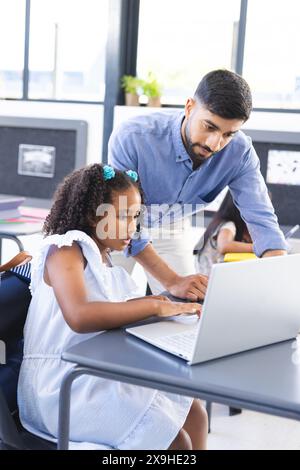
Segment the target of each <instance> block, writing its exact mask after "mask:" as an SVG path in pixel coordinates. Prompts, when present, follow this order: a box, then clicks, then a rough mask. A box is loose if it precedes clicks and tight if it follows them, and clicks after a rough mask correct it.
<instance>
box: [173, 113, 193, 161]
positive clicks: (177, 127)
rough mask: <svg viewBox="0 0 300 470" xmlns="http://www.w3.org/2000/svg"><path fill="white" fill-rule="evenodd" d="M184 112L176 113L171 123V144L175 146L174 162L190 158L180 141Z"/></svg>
mask: <svg viewBox="0 0 300 470" xmlns="http://www.w3.org/2000/svg"><path fill="white" fill-rule="evenodd" d="M184 116H185V114H184V112H180V113H178V115H177V116H176V117H175V119H174V121H173V124H172V139H173V145H174V148H175V156H176V162H179V163H180V162H184V161H185V160H190V161H191V159H190V157H189V155H188V153H187V151H186V150H185V146H184V144H183V142H182V137H181V126H182V121H183V120H184Z"/></svg>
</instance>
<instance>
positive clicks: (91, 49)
mask: <svg viewBox="0 0 300 470" xmlns="http://www.w3.org/2000/svg"><path fill="white" fill-rule="evenodd" d="M108 4H109V0H101V1H99V0H43V1H42V2H41V1H40V0H31V21H30V50H29V69H30V75H29V97H30V98H49V99H70V100H86V101H101V100H103V99H104V93H105V84H104V77H105V47H106V38H107V27H108Z"/></svg>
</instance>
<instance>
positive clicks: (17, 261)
mask: <svg viewBox="0 0 300 470" xmlns="http://www.w3.org/2000/svg"><path fill="white" fill-rule="evenodd" d="M31 260H32V256H31V255H30V254H29V253H27V251H21V252H20V253H18V254H17V255H16V256H14V257H13V258H12V259H11V260H9V261H8V262H7V263H4V264H1V265H0V273H3V272H6V271H9V270H10V269H13V268H16V267H17V266H23V265H24V264H27V263H29V262H30V261H31Z"/></svg>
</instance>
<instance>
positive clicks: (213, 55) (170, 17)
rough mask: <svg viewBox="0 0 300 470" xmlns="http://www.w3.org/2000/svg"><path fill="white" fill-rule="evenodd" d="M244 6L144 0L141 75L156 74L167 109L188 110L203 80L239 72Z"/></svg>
mask: <svg viewBox="0 0 300 470" xmlns="http://www.w3.org/2000/svg"><path fill="white" fill-rule="evenodd" d="M239 13H240V0H226V2H224V1H223V0H211V1H210V2H208V1H207V0H188V1H186V2H184V1H182V0H163V1H161V0H151V1H150V0H141V3H140V24H139V43H138V63H137V73H138V75H139V76H140V77H141V78H145V77H146V76H147V74H148V72H149V71H151V72H153V73H154V74H155V75H156V77H157V79H158V81H159V82H160V83H161V84H162V85H163V90H164V91H163V97H162V102H163V103H169V104H184V103H185V101H186V99H187V98H188V97H189V96H191V95H192V94H193V93H194V91H195V89H196V87H197V85H198V83H199V81H200V80H201V78H202V77H203V76H204V75H205V74H206V73H207V72H209V71H211V70H213V69H216V68H223V67H226V68H229V69H234V55H235V48H236V37H237V35H236V33H237V26H238V21H239Z"/></svg>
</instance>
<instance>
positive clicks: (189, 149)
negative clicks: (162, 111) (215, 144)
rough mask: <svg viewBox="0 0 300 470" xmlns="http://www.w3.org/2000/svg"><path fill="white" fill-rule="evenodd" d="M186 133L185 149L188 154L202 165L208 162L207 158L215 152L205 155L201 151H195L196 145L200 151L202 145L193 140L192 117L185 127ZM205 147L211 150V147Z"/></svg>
mask: <svg viewBox="0 0 300 470" xmlns="http://www.w3.org/2000/svg"><path fill="white" fill-rule="evenodd" d="M184 135H185V149H186V151H187V153H188V155H189V156H190V157H191V159H192V160H193V162H197V163H198V165H202V164H203V163H204V162H206V160H209V159H210V158H211V157H212V156H213V155H214V152H212V154H211V155H209V156H208V157H204V156H202V155H200V154H199V153H195V152H194V148H195V147H198V148H200V151H201V147H200V145H199V144H195V143H193V142H192V139H191V133H190V119H188V120H187V123H186V126H185V129H184ZM204 149H205V150H207V151H208V152H211V149H209V148H207V147H204Z"/></svg>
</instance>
